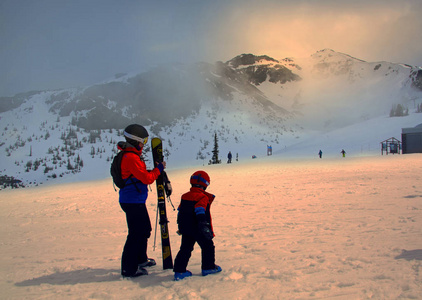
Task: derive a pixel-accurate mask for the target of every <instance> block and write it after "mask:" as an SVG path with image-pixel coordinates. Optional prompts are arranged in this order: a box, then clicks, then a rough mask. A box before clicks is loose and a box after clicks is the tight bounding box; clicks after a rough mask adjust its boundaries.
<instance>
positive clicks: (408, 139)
mask: <svg viewBox="0 0 422 300" xmlns="http://www.w3.org/2000/svg"><path fill="white" fill-rule="evenodd" d="M401 130H402V133H401V140H402V142H403V154H406V153H422V124H419V125H417V126H415V127H413V128H402V129H401Z"/></svg>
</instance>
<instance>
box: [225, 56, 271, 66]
mask: <svg viewBox="0 0 422 300" xmlns="http://www.w3.org/2000/svg"><path fill="white" fill-rule="evenodd" d="M258 62H260V63H265V62H267V63H268V64H269V63H278V62H279V61H278V60H276V59H274V58H272V57H269V56H267V55H260V56H256V55H254V54H241V55H238V56H236V57H235V58H232V59H231V60H229V61H227V65H229V66H231V67H233V68H237V67H239V66H250V65H254V64H256V63H258Z"/></svg>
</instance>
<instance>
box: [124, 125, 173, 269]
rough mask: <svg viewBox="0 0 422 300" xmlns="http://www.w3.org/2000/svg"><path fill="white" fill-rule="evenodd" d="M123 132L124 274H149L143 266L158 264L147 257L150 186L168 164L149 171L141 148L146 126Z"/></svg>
mask: <svg viewBox="0 0 422 300" xmlns="http://www.w3.org/2000/svg"><path fill="white" fill-rule="evenodd" d="M123 135H124V137H125V139H126V141H125V142H123V141H121V142H119V143H118V144H117V147H118V149H119V150H121V151H124V152H125V154H124V155H123V158H122V163H121V170H122V178H123V179H126V185H125V186H124V187H123V188H122V189H120V191H119V202H120V206H121V208H122V210H123V211H124V212H125V213H126V221H127V227H128V235H127V239H126V243H125V246H124V248H123V253H122V270H121V274H122V276H123V277H138V276H141V275H148V271H147V270H146V269H144V267H150V266H153V265H155V264H156V262H155V260H154V259H151V258H148V256H147V246H148V238H149V237H150V236H151V230H152V228H151V221H150V218H149V215H148V210H147V208H146V206H145V202H146V200H147V197H148V185H149V184H151V183H153V182H154V181H155V180H156V179H157V178H158V176H159V175H160V174H161V173H163V171H164V168H165V167H166V163H165V162H162V163H160V164H158V165H157V166H156V167H155V168H154V169H153V170H152V171H150V172H149V171H147V169H146V166H145V162H144V161H143V160H142V157H141V155H142V149H143V147H144V145H145V144H146V143H147V141H148V132H147V130H146V129H145V128H144V127H143V126H141V125H138V124H132V125H129V126H127V127H126V128H125V131H124V133H123ZM129 151H130V152H129Z"/></svg>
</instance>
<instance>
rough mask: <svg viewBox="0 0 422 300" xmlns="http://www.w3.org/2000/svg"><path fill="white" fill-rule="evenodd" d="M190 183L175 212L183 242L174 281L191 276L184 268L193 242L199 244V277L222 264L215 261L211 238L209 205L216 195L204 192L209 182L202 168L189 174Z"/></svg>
mask: <svg viewBox="0 0 422 300" xmlns="http://www.w3.org/2000/svg"><path fill="white" fill-rule="evenodd" d="M190 183H191V185H192V187H191V189H190V191H189V192H187V193H185V194H183V195H182V199H181V201H180V205H179V209H178V210H179V213H178V215H177V224H178V225H179V233H180V234H181V236H182V244H181V245H180V250H179V253H177V256H176V259H175V261H174V268H173V271H174V280H176V281H178V280H181V279H183V278H186V277H190V276H192V273H191V272H190V271H188V270H186V267H187V265H188V262H189V259H190V257H191V254H192V251H193V247H194V246H195V243H198V244H199V246H200V247H201V253H202V266H201V268H202V276H207V275H209V274H214V273H218V272H221V267H220V266H217V265H216V264H215V247H214V242H213V241H212V239H213V237H214V232H213V229H212V221H211V214H210V206H211V203H212V202H213V200H214V197H215V196H214V195H212V194H210V193H207V192H206V191H205V190H206V188H207V187H208V185H209V184H210V177H209V176H208V174H207V173H206V172H204V171H197V172H195V173H193V175H192V176H191V178H190Z"/></svg>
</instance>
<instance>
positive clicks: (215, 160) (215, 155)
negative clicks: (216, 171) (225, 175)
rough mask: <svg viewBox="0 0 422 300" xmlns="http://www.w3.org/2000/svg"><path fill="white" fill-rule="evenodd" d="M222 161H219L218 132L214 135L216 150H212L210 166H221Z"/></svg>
mask: <svg viewBox="0 0 422 300" xmlns="http://www.w3.org/2000/svg"><path fill="white" fill-rule="evenodd" d="M220 163H221V160H219V159H218V137H217V132H216V133H215V134H214V149H213V150H212V159H211V161H210V164H213V165H214V164H220Z"/></svg>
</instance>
